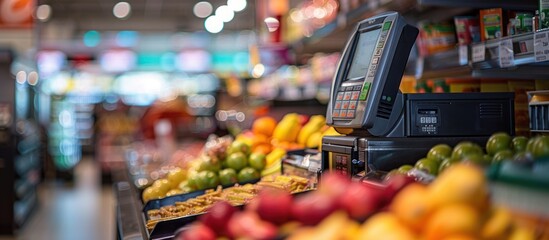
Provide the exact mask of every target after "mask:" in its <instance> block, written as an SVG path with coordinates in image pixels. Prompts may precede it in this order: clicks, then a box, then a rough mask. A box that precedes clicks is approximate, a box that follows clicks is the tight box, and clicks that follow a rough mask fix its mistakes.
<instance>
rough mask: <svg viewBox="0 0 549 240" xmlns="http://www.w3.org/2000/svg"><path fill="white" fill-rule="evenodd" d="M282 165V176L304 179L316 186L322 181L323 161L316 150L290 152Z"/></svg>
mask: <svg viewBox="0 0 549 240" xmlns="http://www.w3.org/2000/svg"><path fill="white" fill-rule="evenodd" d="M281 164H282V166H281V172H282V174H287V175H295V176H300V177H304V178H307V179H309V181H311V182H312V183H313V184H315V185H316V184H317V183H318V182H319V181H320V175H321V174H322V166H321V164H322V160H321V156H320V152H319V151H318V150H316V149H301V150H294V151H289V152H288V153H287V154H286V157H284V158H283V159H282V163H281Z"/></svg>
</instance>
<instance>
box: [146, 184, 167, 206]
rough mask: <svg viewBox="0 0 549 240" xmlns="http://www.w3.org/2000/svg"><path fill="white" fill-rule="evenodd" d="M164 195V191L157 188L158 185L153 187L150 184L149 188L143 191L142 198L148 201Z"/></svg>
mask: <svg viewBox="0 0 549 240" xmlns="http://www.w3.org/2000/svg"><path fill="white" fill-rule="evenodd" d="M163 196H164V193H162V192H161V191H160V189H158V188H156V187H153V186H150V187H148V188H146V189H145V190H144V191H143V195H142V198H143V202H145V203H146V202H148V201H150V200H153V199H157V198H161V197H163Z"/></svg>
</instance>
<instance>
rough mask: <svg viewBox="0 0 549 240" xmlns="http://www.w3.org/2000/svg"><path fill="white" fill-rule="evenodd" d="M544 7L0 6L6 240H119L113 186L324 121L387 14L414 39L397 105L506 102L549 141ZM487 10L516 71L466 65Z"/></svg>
mask: <svg viewBox="0 0 549 240" xmlns="http://www.w3.org/2000/svg"><path fill="white" fill-rule="evenodd" d="M543 7H544V6H540V4H539V2H538V1H536V0H524V1H509V0H501V1H494V0H463V1H451V0H444V1H442V0H417V1H416V0H207V1H198V0H129V1H118V0H0V84H1V85H0V86H1V87H0V91H1V92H0V145H1V146H2V148H1V149H0V151H1V152H0V166H1V167H0V188H2V189H3V192H4V193H3V197H2V198H1V199H0V212H1V215H2V217H1V218H0V233H2V234H6V235H3V236H1V237H0V238H1V239H4V238H6V239H36V238H43V239H113V238H115V236H116V224H117V223H116V218H115V215H116V213H115V206H116V199H115V197H116V196H114V195H113V190H112V183H113V182H116V181H117V180H119V179H120V178H123V175H125V174H126V172H127V168H128V165H130V166H134V167H135V164H139V163H136V162H139V161H141V162H146V163H156V162H162V163H157V165H155V166H156V168H155V169H156V170H151V171H149V172H147V174H149V175H150V174H151V172H155V171H160V170H159V169H161V166H165V165H166V163H165V162H168V161H169V160H170V159H172V160H173V154H174V152H175V150H176V149H179V150H181V149H183V150H184V152H185V154H188V155H190V156H196V155H198V153H199V152H200V151H201V150H202V146H203V144H204V142H205V141H206V139H207V137H208V136H210V135H211V134H216V135H217V136H223V135H227V134H232V135H233V136H236V135H238V134H239V133H242V132H245V131H246V130H247V129H250V128H251V127H252V124H253V121H254V120H255V119H257V118H259V117H263V116H270V117H272V118H273V119H276V120H277V121H278V120H280V119H281V118H282V117H283V116H284V115H285V114H287V113H291V112H297V113H299V114H302V115H304V116H311V115H315V114H320V115H324V114H325V112H326V104H327V103H328V101H329V94H330V85H331V80H332V77H333V75H334V73H335V71H336V68H337V65H338V61H339V58H340V52H341V50H342V49H343V48H344V47H345V44H346V41H347V38H348V37H349V34H350V32H351V31H352V30H353V28H354V26H355V24H356V23H357V22H358V21H359V20H362V19H364V18H367V17H370V16H374V15H376V14H379V13H381V12H384V11H387V10H394V11H399V12H400V13H402V14H403V15H404V16H405V17H406V19H407V20H408V21H409V22H410V23H412V24H413V25H415V26H418V27H419V28H420V32H421V33H420V37H419V38H418V41H417V43H416V45H415V46H414V49H413V51H412V53H411V57H410V60H409V62H408V67H407V69H406V72H405V75H404V77H403V80H402V84H401V90H402V91H403V92H408V93H414V92H416V93H421V92H494V91H505V92H514V93H515V94H516V97H515V126H516V127H515V129H516V132H517V135H520V134H523V135H528V134H530V131H531V130H534V131H535V130H539V131H547V128H545V127H541V128H539V129H532V128H531V125H530V117H529V115H528V101H529V98H528V96H527V94H526V92H527V91H533V90H547V89H549V84H548V83H549V81H547V79H549V75H548V74H547V68H546V62H545V63H544V61H538V60H536V59H535V58H534V56H535V55H534V47H533V46H534V43H533V42H534V38H533V34H531V33H532V32H533V31H535V30H539V29H542V28H543V27H549V26H544V23H542V22H538V23H542V24H541V25H540V26H536V22H535V21H534V22H532V19H533V18H535V17H536V16H538V17H539V11H540V10H541V11H543ZM545 7H546V6H545ZM483 9H499V11H500V13H499V14H500V15H499V16H500V18H501V19H502V21H501V24H500V26H499V27H500V33H499V35H497V34H495V35H494V36H492V38H494V39H495V38H501V37H512V39H513V40H512V41H513V42H512V44H513V46H514V48H515V50H514V51H515V52H514V54H515V55H514V56H515V58H514V59H513V66H514V68H512V69H510V70H507V69H503V70H502V69H501V68H499V67H497V62H498V59H497V58H496V57H495V55H491V53H492V54H493V50H494V49H496V48H497V46H496V45H494V44H491V45H490V43H487V44H486V50H484V49H483V50H482V52H483V53H485V54H486V57H484V58H483V59H482V61H476V62H475V60H473V52H472V46H473V44H476V43H479V42H481V41H485V40H488V39H484V37H483V38H482V39H481V37H480V35H481V34H480V33H481V32H483V29H480V30H479V28H481V27H480V26H479V20H478V17H479V14H481V15H482V14H483V13H482V10H483ZM536 10H538V15H536ZM475 18H476V20H472V21H469V20H468V19H475ZM518 19H520V20H521V22H518V21H519V20H518ZM522 19H524V24H523V22H522V21H523V20H522ZM465 26H466V27H465ZM464 29H465V30H464ZM475 29H476V30H475ZM525 33H529V34H525ZM521 34H522V35H521ZM515 35H516V36H515ZM483 56H484V55H483ZM536 56H537V55H536ZM536 62H538V63H536ZM539 62H541V64H540V63H539ZM544 67H545V68H544ZM544 126H545V125H544ZM534 128H535V127H534ZM170 144H171V145H170ZM172 145H173V146H172ZM153 153H154V154H153ZM132 154H139V160H135V159H137V157H135V156H134V155H132ZM183 158H185V157H183ZM132 159H134V160H135V161H134V162H132ZM143 159H144V160H143ZM132 164H134V165H132ZM141 164H142V165H138V166H145V165H146V164H143V163H141ZM163 164H164V165H163ZM151 168H152V167H151Z"/></svg>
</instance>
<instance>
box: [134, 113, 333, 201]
mask: <svg viewBox="0 0 549 240" xmlns="http://www.w3.org/2000/svg"><path fill="white" fill-rule="evenodd" d="M325 121H326V119H325V118H324V116H321V115H314V116H311V117H310V118H308V117H306V116H303V115H299V114H297V113H289V114H286V115H285V116H284V117H283V118H282V120H281V121H280V122H278V123H277V122H276V120H275V119H274V118H272V117H261V118H258V119H256V120H255V121H254V123H253V126H252V129H251V130H250V131H246V132H243V133H241V134H239V135H237V136H236V138H235V140H234V141H233V140H232V138H230V137H220V138H216V139H213V140H209V141H208V142H207V143H206V144H205V146H204V151H203V154H201V156H200V157H199V158H197V159H196V160H194V161H191V163H189V164H186V166H187V167H182V168H175V169H173V170H171V171H170V172H169V173H168V174H167V175H166V177H164V178H161V179H158V180H156V181H154V183H153V184H152V185H151V186H150V187H148V188H146V189H145V190H144V191H143V195H142V198H143V201H144V202H147V201H149V200H151V199H158V198H164V197H168V196H173V195H178V194H184V193H189V192H192V191H196V190H205V189H213V188H216V187H217V186H218V185H223V186H231V185H234V184H235V183H244V182H249V181H253V180H256V179H259V178H260V177H261V176H268V175H271V174H277V173H280V168H281V160H282V158H283V157H284V156H285V155H286V151H287V150H290V149H303V148H304V147H308V148H314V147H318V146H319V145H320V143H321V141H322V137H323V136H325V135H339V133H337V132H336V131H335V130H334V129H333V128H331V127H327V126H326V125H325Z"/></svg>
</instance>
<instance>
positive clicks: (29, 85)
mask: <svg viewBox="0 0 549 240" xmlns="http://www.w3.org/2000/svg"><path fill="white" fill-rule="evenodd" d="M15 62H18V60H17V59H16V56H15V54H14V53H13V52H12V51H11V50H9V49H5V48H1V49H0V81H1V82H2V89H1V92H2V93H1V94H0V119H1V120H0V179H1V180H0V188H2V189H3V193H4V194H3V197H2V198H1V200H0V210H1V211H2V212H3V213H4V216H3V217H2V218H1V219H0V233H2V234H13V233H14V232H15V231H16V230H17V229H20V228H21V227H22V226H23V225H24V224H25V222H26V221H27V220H28V218H29V216H30V215H31V214H32V212H33V210H34V209H35V208H36V206H37V204H38V193H37V185H38V183H39V182H40V180H41V169H42V158H41V149H40V147H41V142H42V131H41V129H40V126H39V125H38V124H37V121H36V120H35V114H34V111H35V108H34V97H35V94H34V91H35V89H34V85H36V83H37V82H36V81H38V79H37V78H36V77H37V75H36V72H34V71H32V69H33V68H32V67H30V66H26V67H22V66H16V65H15V64H14V63H15ZM27 73H28V74H27Z"/></svg>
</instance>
